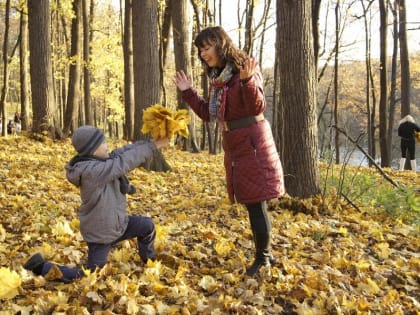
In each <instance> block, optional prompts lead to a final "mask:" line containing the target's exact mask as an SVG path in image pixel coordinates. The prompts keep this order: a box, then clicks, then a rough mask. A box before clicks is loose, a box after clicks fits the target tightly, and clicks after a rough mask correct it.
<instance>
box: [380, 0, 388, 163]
mask: <svg viewBox="0 0 420 315" xmlns="http://www.w3.org/2000/svg"><path fill="white" fill-rule="evenodd" d="M379 14H380V67H379V68H380V88H381V97H380V100H379V143H380V150H381V166H382V167H385V166H390V160H391V159H390V153H391V152H390V151H389V148H390V146H389V145H388V141H391V139H388V79H387V75H388V73H387V69H388V68H387V59H388V58H387V53H386V50H387V46H388V45H387V32H388V5H387V3H386V0H379Z"/></svg>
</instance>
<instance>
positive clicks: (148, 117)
mask: <svg viewBox="0 0 420 315" xmlns="http://www.w3.org/2000/svg"><path fill="white" fill-rule="evenodd" d="M189 122H190V116H189V115H188V111H187V110H186V109H180V110H178V111H176V112H175V111H172V110H170V109H169V108H166V107H163V106H162V105H160V104H155V105H152V106H150V107H148V108H147V109H145V110H144V111H143V127H142V128H141V132H143V133H148V132H150V134H151V135H152V138H153V139H159V138H164V137H167V138H169V139H171V138H172V137H173V136H174V135H181V136H184V137H188V123H189Z"/></svg>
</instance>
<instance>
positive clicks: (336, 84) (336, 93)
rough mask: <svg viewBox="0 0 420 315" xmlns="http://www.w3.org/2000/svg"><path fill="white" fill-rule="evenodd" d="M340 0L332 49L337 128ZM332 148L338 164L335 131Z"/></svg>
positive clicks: (336, 121) (335, 122)
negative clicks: (333, 47)
mask: <svg viewBox="0 0 420 315" xmlns="http://www.w3.org/2000/svg"><path fill="white" fill-rule="evenodd" d="M339 8H340V0H337V3H336V5H335V49H334V110H333V113H334V125H335V126H336V127H337V128H338V127H339V126H338V55H339V52H340V50H339V44H340V22H339V12H340V10H339ZM334 147H335V163H336V164H339V163H340V135H339V133H338V132H337V131H336V130H335V133H334Z"/></svg>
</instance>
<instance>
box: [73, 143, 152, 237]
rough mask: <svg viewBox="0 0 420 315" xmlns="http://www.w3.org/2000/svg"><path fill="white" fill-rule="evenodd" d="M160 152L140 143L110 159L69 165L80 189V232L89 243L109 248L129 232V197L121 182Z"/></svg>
mask: <svg viewBox="0 0 420 315" xmlns="http://www.w3.org/2000/svg"><path fill="white" fill-rule="evenodd" d="M155 150H157V148H156V146H155V144H154V143H153V142H145V141H139V142H135V143H133V144H128V145H125V146H123V147H121V148H118V149H115V150H114V151H112V152H111V153H110V157H109V158H108V159H90V160H87V161H86V160H84V161H80V162H76V163H72V161H70V162H69V163H67V164H66V167H65V168H66V176H67V179H68V180H69V181H70V182H71V183H72V184H74V185H76V186H77V187H79V188H80V197H81V201H82V204H81V205H80V207H79V209H78V215H79V220H80V231H81V233H82V236H83V239H84V240H85V241H86V242H88V243H99V244H109V243H112V242H114V241H115V240H117V239H118V238H119V237H120V236H121V235H122V234H123V233H124V232H125V230H126V228H127V223H128V217H127V214H126V209H127V199H126V195H125V194H123V193H121V191H120V181H119V178H120V177H121V176H123V175H125V174H127V172H129V171H131V170H133V169H134V168H136V167H138V166H140V164H142V163H143V162H145V161H146V159H147V158H150V157H152V155H153V152H154V151H155Z"/></svg>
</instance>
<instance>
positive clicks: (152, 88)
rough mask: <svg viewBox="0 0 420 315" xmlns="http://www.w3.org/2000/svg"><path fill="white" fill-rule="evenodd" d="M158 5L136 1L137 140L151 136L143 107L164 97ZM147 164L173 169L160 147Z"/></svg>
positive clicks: (149, 166)
mask: <svg viewBox="0 0 420 315" xmlns="http://www.w3.org/2000/svg"><path fill="white" fill-rule="evenodd" d="M157 5H158V3H157V2H156V1H148V0H136V1H133V2H132V10H133V11H132V14H133V30H136V32H134V31H133V61H134V100H135V110H134V113H135V117H134V139H135V140H139V139H145V138H147V137H148V136H146V135H142V134H141V128H142V125H143V121H142V116H143V110H144V109H146V108H147V107H149V106H151V105H154V104H156V103H158V102H159V100H160V95H159V92H160V72H159V71H156V69H159V54H158V51H159V39H158V28H157V25H158V15H157V12H158V11H157V10H158V8H157ZM140 30H142V31H140ZM144 30H147V32H146V31H144ZM146 167H147V168H148V169H152V170H155V171H166V170H168V169H170V167H169V165H168V164H167V163H166V161H165V159H164V157H163V155H162V153H161V152H160V151H159V152H158V153H156V155H155V156H154V157H153V158H152V160H151V161H148V163H146Z"/></svg>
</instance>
